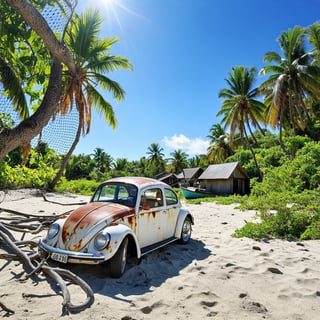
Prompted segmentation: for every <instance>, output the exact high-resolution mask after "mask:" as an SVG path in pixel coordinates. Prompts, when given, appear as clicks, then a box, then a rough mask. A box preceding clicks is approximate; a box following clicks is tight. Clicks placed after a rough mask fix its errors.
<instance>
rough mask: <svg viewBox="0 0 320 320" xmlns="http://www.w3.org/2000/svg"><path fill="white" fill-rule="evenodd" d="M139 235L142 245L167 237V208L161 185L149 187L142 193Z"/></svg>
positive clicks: (142, 246) (139, 212)
mask: <svg viewBox="0 0 320 320" xmlns="http://www.w3.org/2000/svg"><path fill="white" fill-rule="evenodd" d="M138 210H139V211H138V232H137V237H138V240H139V243H140V247H141V248H144V247H146V246H149V245H152V244H154V243H157V242H160V241H163V240H166V239H167V237H168V236H167V230H166V226H165V225H166V218H167V217H166V216H167V215H166V213H167V211H166V209H165V206H164V199H163V191H162V189H161V188H160V187H149V188H147V189H145V190H143V192H142V193H141V196H140V204H139V208H138Z"/></svg>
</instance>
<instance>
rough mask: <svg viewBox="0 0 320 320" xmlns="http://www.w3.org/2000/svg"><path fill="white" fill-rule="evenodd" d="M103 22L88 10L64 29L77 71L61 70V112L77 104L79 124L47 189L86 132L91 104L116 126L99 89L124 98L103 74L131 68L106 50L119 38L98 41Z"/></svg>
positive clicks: (120, 91)
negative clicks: (62, 91)
mask: <svg viewBox="0 0 320 320" xmlns="http://www.w3.org/2000/svg"><path fill="white" fill-rule="evenodd" d="M102 22H103V20H102V19H101V17H100V15H99V13H98V11H93V10H90V9H89V10H87V11H85V12H84V13H83V14H81V15H80V16H75V18H74V20H73V21H72V23H71V24H70V27H69V28H68V29H67V32H66V37H65V43H66V45H67V46H68V47H69V48H70V51H71V52H72V54H73V59H74V61H75V65H76V72H75V73H73V72H70V71H69V70H66V72H65V73H64V77H65V78H64V79H65V87H64V95H63V97H62V99H61V104H60V112H61V114H62V115H67V113H68V112H69V111H70V110H71V109H72V108H73V107H76V108H77V111H78V114H79V123H78V130H77V133H76V136H75V140H74V142H73V144H72V146H71V148H70V150H69V152H68V153H67V155H66V156H65V158H64V159H63V161H62V162H61V167H60V170H59V172H58V173H57V175H56V177H55V179H54V180H53V181H52V183H51V184H50V188H53V187H54V186H55V184H56V183H57V181H58V180H59V179H60V177H61V176H62V174H63V171H64V168H65V165H66V163H67V161H68V159H69V158H70V156H71V154H72V152H73V151H74V149H75V147H76V145H77V143H78V142H79V139H80V135H81V133H82V134H83V135H86V134H88V133H89V131H90V125H91V112H92V107H94V108H95V109H96V110H97V111H98V113H99V114H100V115H103V116H104V118H105V121H106V122H107V123H108V124H109V125H110V126H111V127H112V128H113V129H115V127H116V118H115V115H114V111H113V108H112V106H111V104H110V103H109V102H107V101H106V100H105V98H104V97H103V95H102V94H101V93H100V92H99V91H98V88H102V89H103V90H105V91H109V92H110V93H111V94H112V95H113V97H114V98H115V99H116V100H117V101H121V100H123V98H124V94H125V92H124V90H123V89H122V88H121V86H120V85H119V83H117V82H115V81H113V80H111V79H110V78H109V77H107V76H106V75H105V74H107V73H109V72H111V71H116V70H121V69H125V70H130V69H132V65H131V64H130V62H129V61H128V60H127V59H125V58H123V57H119V56H112V55H110V54H109V53H108V51H109V50H110V48H111V46H112V45H113V44H114V43H116V42H117V41H118V39H117V38H111V39H103V40H101V39H99V38H98V32H99V31H100V29H101V25H102Z"/></svg>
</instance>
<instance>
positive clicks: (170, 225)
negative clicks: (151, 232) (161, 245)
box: [162, 188, 180, 238]
mask: <svg viewBox="0 0 320 320" xmlns="http://www.w3.org/2000/svg"><path fill="white" fill-rule="evenodd" d="M164 203H165V211H164V213H165V216H164V215H163V221H162V228H163V229H164V230H166V237H167V238H170V237H173V236H174V233H175V230H176V225H177V220H178V215H179V209H180V202H179V199H178V196H177V194H176V193H175V192H174V191H173V190H172V189H169V188H164Z"/></svg>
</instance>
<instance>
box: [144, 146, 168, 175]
mask: <svg viewBox="0 0 320 320" xmlns="http://www.w3.org/2000/svg"><path fill="white" fill-rule="evenodd" d="M162 151H163V148H161V147H160V146H159V144H158V143H155V142H154V143H151V145H150V147H148V151H147V154H148V155H149V157H148V158H147V168H149V169H150V168H153V174H154V175H155V174H158V173H161V172H163V171H164V169H165V162H164V159H163V157H164V154H163V152H162Z"/></svg>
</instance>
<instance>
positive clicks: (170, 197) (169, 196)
mask: <svg viewBox="0 0 320 320" xmlns="http://www.w3.org/2000/svg"><path fill="white" fill-rule="evenodd" d="M164 194H165V197H166V201H167V205H168V206H169V205H173V204H176V203H178V197H177V195H176V193H175V192H174V191H172V190H170V189H164Z"/></svg>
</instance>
